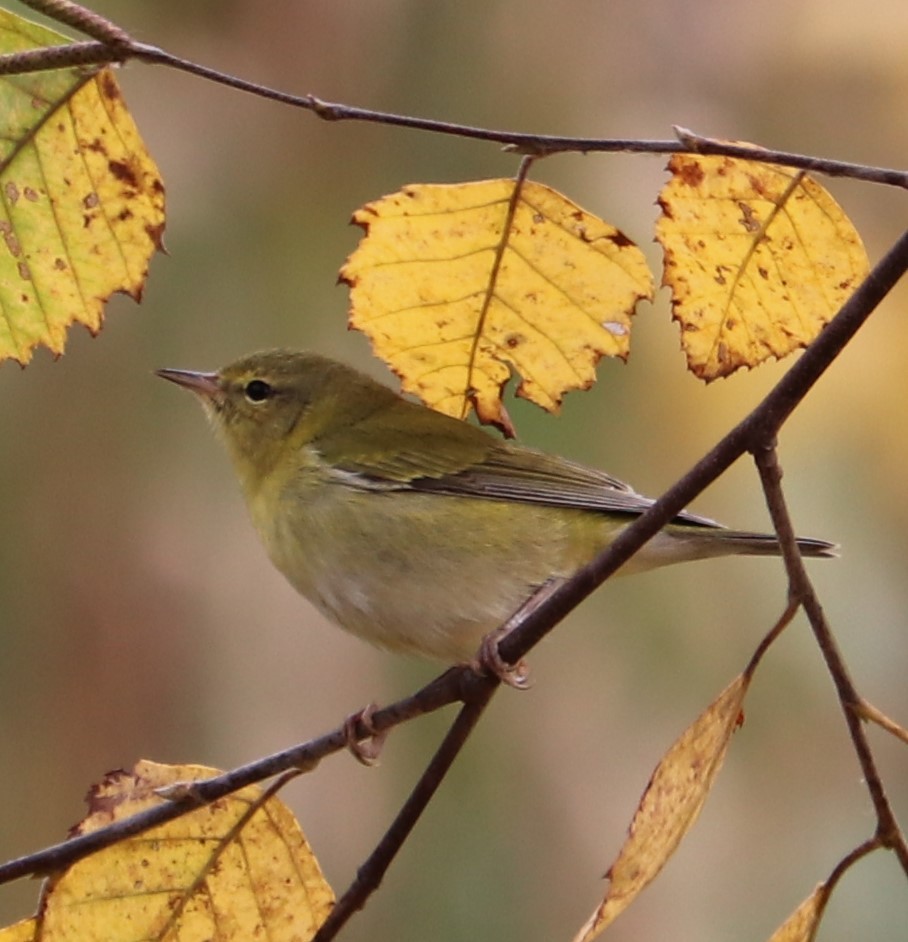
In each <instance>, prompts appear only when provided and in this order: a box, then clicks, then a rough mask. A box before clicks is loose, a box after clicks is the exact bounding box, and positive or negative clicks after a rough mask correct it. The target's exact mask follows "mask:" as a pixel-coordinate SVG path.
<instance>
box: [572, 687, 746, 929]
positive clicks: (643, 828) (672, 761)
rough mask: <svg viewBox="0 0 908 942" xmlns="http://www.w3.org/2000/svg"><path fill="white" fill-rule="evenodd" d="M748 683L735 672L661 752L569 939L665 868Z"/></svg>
mask: <svg viewBox="0 0 908 942" xmlns="http://www.w3.org/2000/svg"><path fill="white" fill-rule="evenodd" d="M749 682H750V679H749V677H747V676H746V675H744V674H741V675H740V676H738V677H737V678H736V679H735V680H734V681H733V682H732V683H731V684H729V686H728V687H726V688H725V690H724V691H722V693H721V694H720V695H719V697H718V698H717V699H716V700H714V701H713V702H712V703H711V704H710V705H709V706H708V707H707V708H706V710H704V711H703V713H701V714H700V716H699V717H697V719H696V721H695V722H694V723H693V725H691V726H690V727H688V728H687V729H686V730H685V731H684V733H683V734H682V735H681V736H680V738H679V739H677V740H676V742H675V743H674V744H673V745H672V747H671V748H670V749H669V750H668V752H667V753H666V754H665V755H664V756H663V758H662V760H661V761H660V762H659V765H658V766H657V767H656V770H655V771H654V772H653V775H652V778H651V779H650V781H649V784H648V785H647V787H646V790H645V791H644V793H643V797H642V798H641V799H640V804H639V805H638V807H637V811H636V813H635V815H634V819H633V821H632V822H631V826H630V828H629V830H628V836H627V839H626V840H625V842H624V845H623V846H622V848H621V850H620V852H619V854H618V857H617V858H616V859H615V862H614V863H613V864H612V865H611V867H609V870H608V874H607V876H608V879H609V887H608V892H607V893H606V895H605V898H604V899H603V901H602V903H601V904H600V906H599V907H598V908H597V910H596V911H595V912H594V913H593V915H592V916H591V917H590V918H589V919H588V920H587V922H586V925H584V926H583V928H582V929H581V930H580V932H579V933H578V934H577V936H576V937H575V940H574V942H591V940H592V939H595V938H596V937H597V936H598V935H599V934H600V933H601V932H602V931H603V930H604V929H605V928H606V927H607V926H608V925H609V924H610V923H612V922H613V921H614V920H615V918H616V917H617V916H618V915H619V914H620V913H622V912H623V911H624V910H625V909H626V908H627V907H628V906H629V905H630V904H631V902H633V900H634V899H635V898H636V897H637V895H638V894H639V893H640V891H641V890H643V888H644V887H646V886H647V885H648V884H649V883H650V882H651V881H652V880H653V879H654V878H655V877H656V875H657V874H658V873H659V871H660V870H661V869H662V867H663V866H665V864H666V862H667V861H668V859H669V858H670V857H671V855H672V854H673V853H674V852H675V849H676V848H677V847H678V844H680V842H681V838H682V837H684V835H685V834H686V833H687V832H688V830H690V828H691V826H692V825H693V823H694V821H696V819H697V816H698V815H699V813H700V809H701V808H702V807H703V803H704V802H705V801H706V796H707V795H708V794H709V791H710V789H711V788H712V786H713V783H714V782H715V779H716V776H717V775H718V773H719V769H720V768H721V766H722V762H723V760H724V759H725V753H726V751H727V749H728V744H729V742H730V740H731V736H732V733H733V732H734V731H735V729H736V728H737V726H738V724H739V722H740V717H741V706H742V704H743V703H744V695H745V694H746V693H747V687H748V684H749Z"/></svg>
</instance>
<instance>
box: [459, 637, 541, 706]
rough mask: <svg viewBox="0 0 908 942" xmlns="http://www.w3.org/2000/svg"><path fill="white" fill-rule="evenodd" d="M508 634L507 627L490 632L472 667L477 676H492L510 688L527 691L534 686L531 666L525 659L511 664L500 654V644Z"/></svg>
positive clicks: (483, 641)
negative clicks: (531, 677) (531, 678)
mask: <svg viewBox="0 0 908 942" xmlns="http://www.w3.org/2000/svg"><path fill="white" fill-rule="evenodd" d="M506 634H507V627H504V628H498V629H496V630H495V631H490V632H489V634H487V635H486V636H485V637H484V638H483V639H482V644H481V645H480V646H479V653H478V655H477V656H476V658H475V660H473V662H472V663H471V665H470V666H471V667H472V668H473V670H474V671H475V672H476V673H477V674H480V675H487V676H488V675H491V676H493V677H497V678H498V679H499V680H500V681H501V682H502V683H503V684H507V685H508V686H509V687H514V688H515V689H516V690H526V689H527V688H529V687H531V686H532V681H531V680H530V667H529V664H527V662H526V661H525V660H524V659H523V658H521V659H520V660H519V661H518V662H517V663H516V664H509V663H508V662H507V661H506V660H505V659H504V658H503V657H502V656H501V654H500V653H499V652H498V643H499V641H501V639H502V638H503V637H504V636H505V635H506Z"/></svg>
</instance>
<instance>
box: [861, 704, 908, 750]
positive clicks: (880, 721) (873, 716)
mask: <svg viewBox="0 0 908 942" xmlns="http://www.w3.org/2000/svg"><path fill="white" fill-rule="evenodd" d="M854 708H855V710H856V711H857V713H858V716H860V718H861V719H862V720H867V721H868V722H870V723H876V725H877V726H879V727H881V728H882V729H885V730H886V732H887V733H892V735H893V736H895V738H896V739H900V740H901V741H902V742H903V743H905V744H906V745H908V729H905V727H904V726H900V725H899V724H898V723H896V722H895V720H892V719H890V718H889V717H888V716H886V714H885V713H883V712H882V710H878V709H877V708H876V707H875V706H874V705H873V704H872V703H869V702H868V701H867V700H865V699H864V698H863V697H861V699H860V702H859V703H857V704H855V707H854Z"/></svg>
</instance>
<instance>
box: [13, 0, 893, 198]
mask: <svg viewBox="0 0 908 942" xmlns="http://www.w3.org/2000/svg"><path fill="white" fill-rule="evenodd" d="M25 2H26V3H28V5H29V6H31V7H32V8H33V9H35V10H39V11H41V12H42V13H45V14H47V15H48V16H51V17H54V18H56V19H57V20H58V21H59V22H62V23H66V24H67V25H69V26H74V27H75V28H76V29H79V30H81V31H82V32H85V33H87V34H88V35H90V36H92V37H94V39H95V40H97V41H95V42H82V43H71V44H67V45H63V46H49V47H47V48H45V49H31V50H26V51H24V52H18V53H11V54H9V55H4V56H0V75H11V74H21V73H24V72H36V71H42V70H45V69H59V68H66V67H69V66H86V65H109V64H112V63H123V62H126V61H128V60H130V59H137V60H139V61H141V62H146V63H149V64H153V65H164V66H168V67H170V68H173V69H177V70H179V71H182V72H187V73H189V74H190V75H196V76H198V77H199V78H204V79H207V80H208V81H211V82H215V83H217V84H219V85H226V86H227V87H229V88H234V89H237V90H238V91H243V92H248V93H250V94H252V95H257V96H258V97H260V98H265V99H268V100H270V101H277V102H281V103H282V104H285V105H290V106H292V107H295V108H304V109H306V110H307V111H311V112H312V113H313V114H315V115H317V116H318V117H319V118H322V119H323V120H324V121H364V122H368V123H371V124H384V125H390V126H392V127H401V128H410V129H411V130H416V131H428V132H430V133H433V134H445V135H452V136H455V137H462V138H468V139H472V140H481V141H489V142H492V143H496V144H500V145H501V146H502V147H503V148H504V149H505V150H507V151H510V152H512V153H516V154H522V155H524V156H528V157H545V156H548V155H551V154H565V153H581V154H592V153H635V154H679V153H687V154H715V155H724V156H727V157H738V158H742V159H746V160H758V161H762V162H763V163H769V164H778V165H782V166H786V167H793V168H795V169H798V170H805V171H812V172H814V173H823V174H826V175H827V176H834V177H849V178H851V179H854V180H864V181H865V182H868V183H878V184H883V185H886V186H897V187H901V188H902V189H908V172H906V171H903V170H895V169H892V168H888V167H871V166H867V165H864V164H856V163H851V162H848V161H844V160H827V159H825V158H820V157H810V156H807V155H804V154H794V153H790V152H788V151H780V150H764V149H762V148H760V147H753V146H749V145H747V144H740V143H732V142H726V141H720V140H716V139H714V138H708V137H701V136H699V135H697V134H695V133H694V132H693V131H689V130H687V129H684V128H679V127H676V128H675V129H674V130H675V133H676V135H677V139H674V140H664V141H660V140H642V139H626V138H586V137H562V136H558V135H548V134H530V133H526V132H519V131H502V130H496V129H491V128H480V127H474V126H471V125H467V124H456V123H453V122H450V121H437V120H434V119H430V118H418V117H414V116H412V115H400V114H394V113H391V112H386V111H374V110H371V109H369V108H357V107H355V106H353V105H345V104H341V103H339V102H332V101H325V100H324V99H322V98H318V97H317V96H315V95H311V94H310V95H291V94H289V93H288V92H282V91H279V90H278V89H274V88H270V87H269V86H267V85H262V84H260V83H258V82H250V81H247V80H245V79H241V78H237V77H236V76H234V75H230V74H228V73H225V72H220V71H218V70H217V69H212V68H209V67H207V66H204V65H201V64H200V63H198V62H193V61H192V60H190V59H183V58H181V57H180V56H175V55H173V54H171V53H169V52H167V51H166V50H164V49H161V48H159V47H157V46H152V45H149V44H147V43H140V42H136V41H135V40H134V39H132V37H130V36H129V34H128V33H127V32H125V31H124V30H122V29H121V28H120V27H118V26H117V25H116V24H115V23H113V22H112V21H110V20H108V19H106V18H104V17H102V16H100V15H98V14H97V13H95V12H94V11H92V10H87V9H85V8H84V7H81V6H79V5H78V4H75V3H72V2H70V0H25Z"/></svg>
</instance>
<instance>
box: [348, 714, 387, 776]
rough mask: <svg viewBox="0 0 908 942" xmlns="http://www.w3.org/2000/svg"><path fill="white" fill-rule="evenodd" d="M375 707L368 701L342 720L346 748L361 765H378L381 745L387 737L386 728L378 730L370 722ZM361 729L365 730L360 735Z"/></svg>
mask: <svg viewBox="0 0 908 942" xmlns="http://www.w3.org/2000/svg"><path fill="white" fill-rule="evenodd" d="M377 709H378V707H377V705H376V704H374V703H369V704H367V705H366V706H365V707H363V708H362V709H361V710H358V711H357V712H356V713H351V714H350V716H348V717H347V718H346V719H345V720H344V738H345V739H346V741H347V748H348V749H349V750H350V752H351V753H352V754H353V758H354V759H356V761H357V762H361V763H362V764H363V765H368V766H373V765H378V757H379V755H381V750H382V746H384V744H385V740H386V739H387V738H388V730H386V729H385V730H381V731H379V730H377V729H376V728H375V726H374V725H373V724H372V717H373V715H374V714H375V711H376V710H377ZM361 730H365V735H361Z"/></svg>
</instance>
